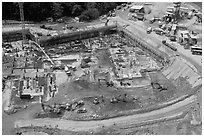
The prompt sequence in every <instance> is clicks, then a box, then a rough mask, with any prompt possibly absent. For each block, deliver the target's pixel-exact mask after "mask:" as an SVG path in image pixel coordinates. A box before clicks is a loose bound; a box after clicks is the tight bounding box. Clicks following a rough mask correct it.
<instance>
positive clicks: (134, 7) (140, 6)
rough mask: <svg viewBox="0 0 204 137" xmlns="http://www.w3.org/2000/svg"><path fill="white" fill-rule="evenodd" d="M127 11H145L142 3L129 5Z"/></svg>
mask: <svg viewBox="0 0 204 137" xmlns="http://www.w3.org/2000/svg"><path fill="white" fill-rule="evenodd" d="M129 11H130V12H135V13H145V11H144V6H142V5H133V6H132V7H130V10H129Z"/></svg>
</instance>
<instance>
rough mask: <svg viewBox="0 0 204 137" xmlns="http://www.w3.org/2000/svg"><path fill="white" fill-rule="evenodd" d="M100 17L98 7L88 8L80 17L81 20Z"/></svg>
mask: <svg viewBox="0 0 204 137" xmlns="http://www.w3.org/2000/svg"><path fill="white" fill-rule="evenodd" d="M98 17H99V11H98V9H96V8H95V9H88V10H85V11H84V12H82V14H81V16H80V17H79V19H80V20H85V21H90V20H94V19H97V18H98Z"/></svg>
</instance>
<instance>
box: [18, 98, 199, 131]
mask: <svg viewBox="0 0 204 137" xmlns="http://www.w3.org/2000/svg"><path fill="white" fill-rule="evenodd" d="M196 100H197V97H196V96H194V95H193V96H190V97H189V98H187V99H185V100H183V101H181V102H178V103H176V104H174V105H171V106H169V107H166V108H163V109H159V110H155V111H151V112H148V113H144V114H137V115H131V116H124V117H117V118H112V119H108V120H101V121H71V120H60V119H49V118H46V119H35V120H22V121H16V122H15V127H27V126H30V125H31V124H32V125H34V126H44V125H51V126H52V127H53V128H54V127H55V126H56V125H58V128H60V129H64V130H68V129H69V130H72V131H89V130H93V129H97V128H100V127H102V126H112V125H114V124H116V125H117V124H120V126H121V125H129V124H132V123H134V124H135V123H141V122H145V121H147V120H154V119H158V118H161V117H164V116H165V117H169V116H170V117H171V116H172V115H177V114H180V113H181V112H182V111H183V110H185V109H186V108H188V107H189V106H190V105H192V104H193V103H194V102H195V101H196Z"/></svg>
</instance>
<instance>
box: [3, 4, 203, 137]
mask: <svg viewBox="0 0 204 137" xmlns="http://www.w3.org/2000/svg"><path fill="white" fill-rule="evenodd" d="M18 4H19V9H20V19H21V22H20V24H17V25H16V24H3V25H2V134H3V135H91V134H92V135H201V134H202V7H199V6H197V5H196V4H194V3H190V2H189V3H187V2H182V3H181V2H172V3H167V2H166V3H165V2H164V3H161V2H150V3H145V2H127V3H124V4H122V5H120V6H117V8H116V9H114V10H113V11H110V14H109V15H107V18H103V19H100V20H99V21H93V22H89V23H86V22H85V23H84V22H82V23H80V22H78V21H76V22H74V23H68V24H67V23H59V22H55V21H51V23H50V21H48V22H47V23H45V24H40V27H39V24H38V25H36V24H26V23H25V21H24V11H23V3H18ZM200 4H201V5H202V3H200ZM71 24H74V25H71ZM75 25H78V26H77V27H75ZM42 26H43V27H42ZM48 26H49V27H48ZM53 26H54V27H55V28H54V27H53ZM56 28H60V29H56Z"/></svg>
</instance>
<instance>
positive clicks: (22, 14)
mask: <svg viewBox="0 0 204 137" xmlns="http://www.w3.org/2000/svg"><path fill="white" fill-rule="evenodd" d="M18 5H19V10H20V19H21V25H22V36H23V42H22V47H23V44H24V42H25V39H26V37H25V23H24V12H23V2H19V3H18Z"/></svg>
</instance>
